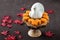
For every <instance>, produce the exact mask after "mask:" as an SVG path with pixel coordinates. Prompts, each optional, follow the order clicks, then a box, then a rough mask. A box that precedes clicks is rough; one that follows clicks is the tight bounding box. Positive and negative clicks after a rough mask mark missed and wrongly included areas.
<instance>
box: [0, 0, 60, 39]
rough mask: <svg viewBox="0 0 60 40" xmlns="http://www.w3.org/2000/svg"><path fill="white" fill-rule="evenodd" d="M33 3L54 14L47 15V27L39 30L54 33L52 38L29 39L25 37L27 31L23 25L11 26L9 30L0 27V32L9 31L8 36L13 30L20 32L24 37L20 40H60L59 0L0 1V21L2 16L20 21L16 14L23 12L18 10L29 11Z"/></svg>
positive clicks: (0, 37) (1, 37)
mask: <svg viewBox="0 0 60 40" xmlns="http://www.w3.org/2000/svg"><path fill="white" fill-rule="evenodd" d="M35 2H41V3H42V4H43V5H44V6H45V10H48V9H52V10H54V14H49V16H50V23H49V24H48V25H47V27H45V28H41V31H42V32H43V33H44V32H45V31H48V30H51V31H52V32H54V33H55V35H54V37H52V38H48V37H44V36H43V35H42V36H41V37H39V38H31V37H29V36H28V35H27V31H28V30H29V29H28V28H27V26H26V25H25V24H24V25H16V24H13V27H12V28H11V29H9V28H7V27H1V26H0V31H2V30H9V31H10V34H12V33H13V31H14V30H20V31H21V34H22V35H23V36H24V38H23V39H22V40H60V0H0V20H1V18H2V16H4V15H10V16H11V17H12V19H13V20H15V19H21V18H18V17H17V16H16V14H17V13H21V12H25V11H21V10H20V8H21V7H25V8H27V9H29V10H30V8H31V5H32V4H33V3H35ZM4 37H5V36H3V35H1V36H0V40H4V39H3V38H4ZM19 40H20V39H19Z"/></svg>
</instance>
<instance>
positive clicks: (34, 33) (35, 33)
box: [28, 29, 41, 37]
mask: <svg viewBox="0 0 60 40" xmlns="http://www.w3.org/2000/svg"><path fill="white" fill-rule="evenodd" d="M28 35H29V36H30V37H40V36H41V31H40V30H39V29H36V30H34V29H30V30H29V31H28Z"/></svg>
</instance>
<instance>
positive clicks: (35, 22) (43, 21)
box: [23, 10, 49, 28]
mask: <svg viewBox="0 0 60 40" xmlns="http://www.w3.org/2000/svg"><path fill="white" fill-rule="evenodd" d="M29 12H30V11H29V10H27V11H26V13H24V14H23V22H25V23H26V24H27V26H30V27H33V28H38V27H40V26H43V25H47V23H48V22H49V16H48V13H46V12H44V13H43V15H42V18H37V19H34V18H31V17H30V16H29Z"/></svg>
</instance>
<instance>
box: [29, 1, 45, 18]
mask: <svg viewBox="0 0 60 40" xmlns="http://www.w3.org/2000/svg"><path fill="white" fill-rule="evenodd" d="M43 13H44V6H43V5H42V4H41V3H39V2H37V3H35V4H33V5H32V7H31V11H30V13H29V16H30V17H31V18H41V17H42V15H43Z"/></svg>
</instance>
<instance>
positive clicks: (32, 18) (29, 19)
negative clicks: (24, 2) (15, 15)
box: [23, 2, 49, 37]
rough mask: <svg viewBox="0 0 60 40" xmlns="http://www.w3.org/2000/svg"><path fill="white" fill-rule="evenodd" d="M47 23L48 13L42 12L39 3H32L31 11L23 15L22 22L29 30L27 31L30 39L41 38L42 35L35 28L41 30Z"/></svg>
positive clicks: (42, 8)
mask: <svg viewBox="0 0 60 40" xmlns="http://www.w3.org/2000/svg"><path fill="white" fill-rule="evenodd" d="M48 21H49V16H48V13H46V12H45V11H44V6H43V5H42V4H41V3H39V2H37V3H34V4H33V5H32V7H31V10H27V11H26V13H24V14H23V22H24V23H26V24H27V26H28V27H29V28H30V30H29V31H28V35H29V36H30V37H39V36H41V34H42V33H41V31H40V30H39V29H37V28H41V27H42V26H44V25H45V26H46V25H47V23H48ZM35 29H36V30H35Z"/></svg>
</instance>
